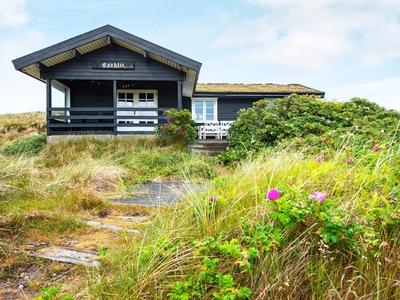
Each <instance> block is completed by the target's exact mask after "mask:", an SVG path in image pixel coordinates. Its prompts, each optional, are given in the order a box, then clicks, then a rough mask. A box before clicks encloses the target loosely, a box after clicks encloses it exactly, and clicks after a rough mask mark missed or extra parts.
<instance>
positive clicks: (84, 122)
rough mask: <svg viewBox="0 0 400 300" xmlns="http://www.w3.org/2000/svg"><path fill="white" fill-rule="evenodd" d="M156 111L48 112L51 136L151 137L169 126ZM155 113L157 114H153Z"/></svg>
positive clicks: (80, 109) (98, 109)
mask: <svg viewBox="0 0 400 300" xmlns="http://www.w3.org/2000/svg"><path fill="white" fill-rule="evenodd" d="M167 109H171V108H154V107H151V108H150V107H118V108H114V107H73V108H72V107H67V108H60V107H54V108H48V109H47V135H65V134H151V133H152V132H153V128H154V126H156V125H163V124H165V123H166V122H167V120H166V118H165V116H163V112H164V111H165V110H167ZM152 112H153V113H152Z"/></svg>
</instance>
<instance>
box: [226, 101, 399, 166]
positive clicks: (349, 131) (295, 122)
mask: <svg viewBox="0 0 400 300" xmlns="http://www.w3.org/2000/svg"><path fill="white" fill-rule="evenodd" d="M399 119H400V113H399V112H396V111H394V110H386V109H385V108H382V107H380V106H378V105H377V104H375V103H372V102H369V101H368V100H366V99H360V98H353V99H351V101H349V102H333V101H325V100H321V99H319V98H316V97H314V96H307V95H306V96H299V95H296V94H292V95H290V96H288V97H285V98H283V99H276V100H274V101H270V100H260V101H258V102H255V103H254V106H253V107H252V108H249V109H242V110H240V111H239V116H238V118H237V120H236V121H235V122H234V123H233V124H232V126H231V128H230V129H229V132H228V133H229V148H230V150H229V151H227V152H225V153H223V154H221V155H220V160H221V161H222V162H224V163H229V162H232V161H237V160H240V159H243V158H245V157H248V156H249V155H250V154H253V155H254V154H256V155H257V154H258V153H259V152H260V151H261V150H262V149H265V148H268V147H273V146H277V145H278V144H280V143H282V142H286V143H290V144H292V145H295V146H297V147H299V149H300V148H301V149H304V148H305V147H307V148H309V150H310V151H314V152H319V151H320V150H321V149H326V148H329V149H338V148H340V147H341V146H342V145H343V143H344V142H345V141H346V140H348V139H350V138H351V142H352V144H353V145H354V146H360V147H365V145H366V144H368V143H369V144H370V145H371V147H372V146H374V145H375V144H380V143H384V142H392V140H391V139H392V137H395V138H396V139H397V141H398V140H399V136H398V135H397V136H396V132H397V130H398V126H399ZM367 142H368V143H367Z"/></svg>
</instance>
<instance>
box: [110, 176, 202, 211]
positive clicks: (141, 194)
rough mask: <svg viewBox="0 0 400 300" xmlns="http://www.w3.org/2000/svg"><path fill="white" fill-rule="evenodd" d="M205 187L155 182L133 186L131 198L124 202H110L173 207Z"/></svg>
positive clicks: (183, 183) (182, 183) (123, 200)
mask: <svg viewBox="0 0 400 300" xmlns="http://www.w3.org/2000/svg"><path fill="white" fill-rule="evenodd" d="M205 187H206V185H205V184H194V183H186V182H162V181H155V182H149V183H143V184H136V185H134V186H132V187H131V188H130V189H129V192H130V193H131V194H132V197H131V198H128V199H122V200H117V199H110V200H109V201H110V202H112V203H119V204H126V205H140V206H165V205H173V204H175V203H176V201H177V200H178V199H179V198H183V197H184V196H185V195H186V194H187V193H189V192H193V191H201V190H203V189H204V188H205Z"/></svg>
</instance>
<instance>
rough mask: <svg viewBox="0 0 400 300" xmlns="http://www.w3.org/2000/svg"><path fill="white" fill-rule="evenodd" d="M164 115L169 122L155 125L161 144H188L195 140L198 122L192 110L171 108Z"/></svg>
mask: <svg viewBox="0 0 400 300" xmlns="http://www.w3.org/2000/svg"><path fill="white" fill-rule="evenodd" d="M164 116H166V117H167V119H168V123H167V124H165V125H163V126H156V127H155V134H156V137H157V140H158V142H159V144H161V145H171V144H177V145H180V146H186V145H187V144H189V143H193V142H194V139H195V138H196V136H197V130H196V127H195V125H196V122H195V121H194V120H193V119H192V114H191V113H190V111H188V110H187V109H182V110H175V109H169V110H166V111H165V112H164Z"/></svg>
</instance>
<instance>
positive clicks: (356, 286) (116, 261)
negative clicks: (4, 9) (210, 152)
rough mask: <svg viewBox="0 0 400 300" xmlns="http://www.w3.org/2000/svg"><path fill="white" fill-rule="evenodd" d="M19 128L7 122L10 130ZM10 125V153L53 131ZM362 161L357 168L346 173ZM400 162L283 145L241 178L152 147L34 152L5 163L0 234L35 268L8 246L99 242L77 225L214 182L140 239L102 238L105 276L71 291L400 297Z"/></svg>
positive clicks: (97, 274) (81, 294) (379, 155)
mask: <svg viewBox="0 0 400 300" xmlns="http://www.w3.org/2000/svg"><path fill="white" fill-rule="evenodd" d="M21 116H22V118H21ZM21 116H14V115H13V116H12V118H19V120H21V119H22V121H18V122H21V124H23V122H25V120H28V119H29V118H26V117H25V115H21ZM39 116H40V114H39ZM40 118H43V115H41V117H39V119H40ZM40 120H41V121H38V120H34V118H32V121H29V122H30V123H29V122H26V123H28V124H42V123H40V122H43V119H40ZM18 122H16V123H18ZM11 123H13V122H11V121H10V120H8V118H7V117H4V116H1V118H0V128H6V127H7V126H6V125H4V124H11ZM14 123H15V122H14ZM8 128H9V129H8V131H7V132H4V133H2V134H1V138H2V145H3V147H2V148H4V146H5V145H7V144H10V143H11V140H14V139H16V138H20V137H22V136H23V135H25V134H30V133H31V132H35V131H36V132H40V131H41V130H42V129H40V130H38V129H37V128H40V126H39V127H38V126H37V125H33V126H29V125H23V126H13V127H12V126H8ZM18 128H25V129H23V130H22V131H21V130H19V129H18ZM41 128H43V127H41ZM0 150H1V149H0ZM350 156H351V157H354V158H355V163H353V164H349V163H346V159H347V158H348V157H350ZM399 165H400V145H398V144H395V145H393V144H391V145H390V144H389V145H385V147H384V148H383V149H381V150H380V151H378V152H374V151H371V150H369V149H366V150H363V151H355V150H354V149H353V148H352V147H351V141H350V142H349V143H347V144H346V146H345V147H344V148H342V149H339V150H338V151H337V152H336V153H334V154H333V155H332V156H331V157H329V158H328V157H326V158H325V160H324V161H323V162H321V163H317V162H315V160H314V157H308V156H307V155H306V153H299V152H295V153H293V152H291V151H290V149H289V150H288V149H283V150H281V151H279V150H275V151H274V152H267V153H265V154H264V155H262V156H261V157H260V158H258V160H257V161H247V162H244V163H242V164H240V165H238V166H237V167H236V170H235V172H234V173H230V172H229V171H226V170H223V169H216V167H215V164H214V162H213V160H211V159H208V158H205V157H203V156H197V155H196V156H193V155H189V154H186V153H182V152H179V151H176V150H175V149H168V148H167V149H166V148H164V149H159V148H158V147H156V146H155V145H154V144H153V143H152V141H145V140H140V141H133V140H125V141H122V140H120V141H114V142H99V141H96V140H93V139H91V138H87V139H84V140H81V141H77V142H72V141H69V142H60V143H56V144H53V145H47V146H46V147H45V148H44V149H43V150H42V151H41V152H40V153H39V154H38V155H35V156H26V155H22V156H12V157H10V156H5V155H4V154H0V170H1V176H0V201H1V206H0V224H1V226H0V227H1V228H2V229H1V231H0V237H1V239H2V240H3V241H5V240H7V244H0V247H2V250H3V251H0V255H1V258H2V261H3V264H2V266H1V272H2V273H1V274H2V277H3V276H10V275H7V274H11V273H10V272H11V270H19V267H20V266H21V264H23V263H24V262H27V261H28V260H29V261H30V259H27V258H25V259H24V260H23V261H22V262H21V258H20V256H16V255H14V254H12V253H11V252H9V251H8V250H14V249H20V248H21V247H23V246H24V245H26V244H27V243H29V242H32V241H33V240H36V241H38V242H41V241H45V242H56V241H57V240H58V239H59V238H60V237H63V236H70V237H71V236H75V237H79V236H80V235H84V234H88V233H90V234H92V233H91V232H88V229H87V228H85V227H84V226H82V224H81V223H79V222H77V219H78V218H85V217H86V216H88V215H91V216H96V215H97V214H98V213H99V212H101V211H106V210H110V209H113V210H118V209H119V210H124V212H128V213H131V214H135V213H137V212H138V210H139V208H136V207H130V208H121V207H113V206H112V205H110V204H109V203H108V202H107V199H108V197H111V196H112V197H124V196H129V195H128V194H129V189H128V188H127V187H129V186H131V185H132V184H134V183H137V182H141V181H146V180H151V179H155V178H164V179H167V180H168V179H172V180H194V181H203V180H212V181H213V185H211V186H210V189H209V190H208V191H206V192H204V193H203V194H202V195H196V196H190V197H187V199H184V200H183V202H182V204H181V205H179V206H176V207H170V208H165V209H156V210H154V211H151V210H148V211H147V213H150V214H151V215H152V218H151V221H150V222H149V223H148V224H145V225H142V226H141V227H140V230H141V231H142V235H140V236H137V237H133V236H129V235H124V234H122V235H117V236H114V237H112V240H111V241H108V243H107V241H106V240H105V239H103V240H101V238H99V242H98V243H100V244H98V246H101V245H103V246H104V245H106V246H107V247H108V248H109V251H108V252H107V254H106V255H105V256H104V257H103V266H102V267H101V268H100V269H99V270H87V271H88V272H86V270H80V272H78V273H76V276H77V277H76V280H77V281H76V284H75V285H74V286H71V285H67V284H66V282H64V289H65V290H66V291H67V292H69V293H71V294H77V295H78V296H77V297H78V298H91V299H116V298H118V299H127V298H134V299H144V298H148V299H164V298H166V297H167V294H168V293H170V297H171V298H174V297H175V299H185V295H186V296H188V298H190V297H193V296H194V295H196V293H197V295H202V296H198V297H199V298H203V299H209V298H213V297H214V298H218V297H219V296H221V297H223V296H224V295H225V296H227V295H232V294H235V293H236V296H235V297H236V299H238V297H239V296H240V292H243V291H244V290H241V288H243V287H249V288H250V289H251V291H252V296H251V297H250V298H254V299H255V298H258V299H395V298H396V297H397V296H398V295H399V293H400V290H399V286H400V285H399V281H398V278H399V272H400V268H399V261H400V253H399V249H400V247H399V246H400V245H399V244H398V239H397V236H398V230H399V217H400V212H399V204H398V199H399V197H400V190H399V178H400V169H399ZM222 172H225V173H227V174H230V175H222ZM213 178H216V179H213ZM272 188H278V189H280V190H281V191H282V194H281V198H280V199H278V200H277V201H275V202H271V201H268V200H267V199H266V197H265V194H266V192H267V191H268V190H270V189H272ZM314 191H321V192H322V191H323V192H326V193H327V194H326V200H325V202H324V203H322V204H321V206H318V207H315V206H314V204H310V203H311V202H310V200H309V199H308V195H309V194H311V193H312V192H314ZM210 197H216V198H217V200H216V201H210V200H209V198H210ZM212 199H213V198H212ZM317 208H318V209H317ZM322 213H323V214H322ZM288 218H289V219H288ZM285 220H286V221H285ZM288 220H289V221H288ZM290 221H293V222H292V223H291V222H290ZM351 224H353V225H354V224H358V225H359V227H357V226H353V225H351ZM352 226H353V227H352ZM350 230H353V231H354V234H351V232H350V233H349V232H348V231H350ZM324 234H325V235H324ZM329 234H331V236H329ZM335 235H336V237H338V239H339V240H338V241H337V240H335ZM102 243H103V244H102ZM216 259H217V260H216ZM30 262H31V261H30ZM65 268H66V267H65ZM78 270H79V268H78ZM218 274H219V275H218ZM227 274H231V276H232V278H229V276H228V275H227ZM190 277H192V279H190ZM85 280H87V283H85ZM207 282H208V283H207ZM179 283H180V284H181V285H180V284H179ZM44 284H45V282H37V283H36V288H39V287H40V286H41V285H44ZM32 287H34V285H33V284H32ZM214 293H215V294H214ZM396 295H397V296H396ZM232 299H235V298H232Z"/></svg>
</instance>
